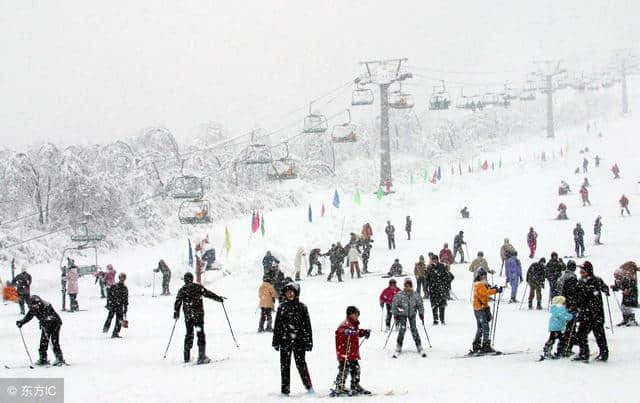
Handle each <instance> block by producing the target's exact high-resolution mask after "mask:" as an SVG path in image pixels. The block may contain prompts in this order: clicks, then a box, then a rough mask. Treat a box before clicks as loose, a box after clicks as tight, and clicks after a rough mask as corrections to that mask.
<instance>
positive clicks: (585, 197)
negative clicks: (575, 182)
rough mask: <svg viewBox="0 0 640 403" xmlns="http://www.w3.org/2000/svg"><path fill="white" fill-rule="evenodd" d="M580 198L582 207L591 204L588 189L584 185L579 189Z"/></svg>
mask: <svg viewBox="0 0 640 403" xmlns="http://www.w3.org/2000/svg"><path fill="white" fill-rule="evenodd" d="M580 196H581V197H582V207H584V206H586V205H587V204H589V205H591V202H590V201H589V189H587V187H586V186H585V185H582V187H581V188H580Z"/></svg>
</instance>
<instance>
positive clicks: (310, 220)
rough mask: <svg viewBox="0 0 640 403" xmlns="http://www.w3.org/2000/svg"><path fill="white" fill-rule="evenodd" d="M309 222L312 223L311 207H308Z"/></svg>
mask: <svg viewBox="0 0 640 403" xmlns="http://www.w3.org/2000/svg"><path fill="white" fill-rule="evenodd" d="M309 222H313V213H312V211H311V205H309Z"/></svg>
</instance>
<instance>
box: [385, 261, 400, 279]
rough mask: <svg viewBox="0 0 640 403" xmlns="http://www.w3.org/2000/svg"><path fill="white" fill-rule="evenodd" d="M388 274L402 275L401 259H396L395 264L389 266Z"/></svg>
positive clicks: (391, 275)
mask: <svg viewBox="0 0 640 403" xmlns="http://www.w3.org/2000/svg"><path fill="white" fill-rule="evenodd" d="M387 276H389V277H395V276H402V265H401V264H400V259H396V260H394V261H393V264H392V265H391V267H390V268H389V273H387Z"/></svg>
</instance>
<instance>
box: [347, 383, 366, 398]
mask: <svg viewBox="0 0 640 403" xmlns="http://www.w3.org/2000/svg"><path fill="white" fill-rule="evenodd" d="M370 394H371V392H370V391H368V390H366V389H365V388H363V387H362V386H360V385H359V384H358V385H351V396H357V395H370Z"/></svg>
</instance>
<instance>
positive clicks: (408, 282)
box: [404, 277, 413, 287]
mask: <svg viewBox="0 0 640 403" xmlns="http://www.w3.org/2000/svg"><path fill="white" fill-rule="evenodd" d="M407 284H409V285H410V286H411V287H413V280H411V278H409V277H407V278H405V279H404V285H407Z"/></svg>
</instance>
